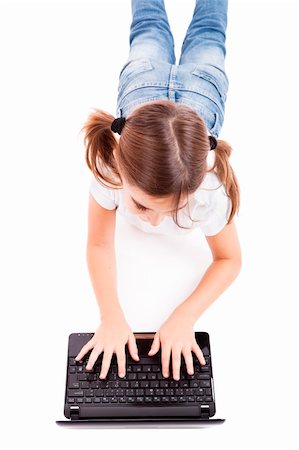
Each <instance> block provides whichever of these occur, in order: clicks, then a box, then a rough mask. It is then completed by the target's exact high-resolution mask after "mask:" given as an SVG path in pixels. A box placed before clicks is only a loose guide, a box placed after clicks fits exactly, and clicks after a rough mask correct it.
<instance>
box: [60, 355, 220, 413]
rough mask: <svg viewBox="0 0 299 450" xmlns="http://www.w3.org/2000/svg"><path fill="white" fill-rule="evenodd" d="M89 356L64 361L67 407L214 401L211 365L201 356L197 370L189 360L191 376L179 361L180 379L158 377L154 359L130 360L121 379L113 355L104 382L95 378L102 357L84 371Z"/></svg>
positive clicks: (159, 370)
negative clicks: (65, 363)
mask: <svg viewBox="0 0 299 450" xmlns="http://www.w3.org/2000/svg"><path fill="white" fill-rule="evenodd" d="M89 354H90V352H89V353H87V355H85V356H84V357H83V359H82V362H80V361H76V360H75V359H74V358H72V357H70V358H69V360H68V378H67V398H66V403H67V404H69V405H80V406H84V405H86V406H96V405H98V404H101V405H102V406H104V405H107V406H110V407H111V406H116V405H117V404H121V405H134V404H144V405H147V406H150V405H157V404H160V405H161V404H163V405H171V404H173V405H175V404H178V403H180V404H181V403H183V404H185V405H186V406H188V405H195V404H196V403H198V402H199V403H201V404H207V405H208V404H210V403H212V402H213V401H214V399H213V393H212V392H213V391H212V379H211V374H212V370H211V361H210V356H209V355H206V354H205V355H204V357H205V360H206V365H205V366H201V364H200V363H199V361H198V360H197V359H196V358H195V357H193V367H194V374H193V375H189V374H188V372H187V370H186V366H185V362H184V360H183V358H182V360H181V369H180V379H179V380H174V379H173V378H172V364H171V362H170V370H169V373H170V376H169V377H167V378H165V377H164V376H163V375H162V367H161V362H160V360H158V358H155V357H150V358H148V357H142V356H141V357H140V360H139V361H136V362H135V361H134V362H133V360H132V359H130V361H127V364H126V375H125V377H119V376H118V367H117V360H116V355H113V357H112V361H111V365H110V368H109V371H108V373H107V375H106V378H105V379H100V378H99V373H100V369H101V362H102V355H100V357H99V358H98V360H97V361H96V363H95V364H94V366H93V368H92V370H86V365H87V361H88V358H89Z"/></svg>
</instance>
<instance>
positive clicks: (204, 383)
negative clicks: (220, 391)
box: [199, 380, 211, 387]
mask: <svg viewBox="0 0 299 450" xmlns="http://www.w3.org/2000/svg"><path fill="white" fill-rule="evenodd" d="M199 385H200V387H211V383H210V380H200V381H199Z"/></svg>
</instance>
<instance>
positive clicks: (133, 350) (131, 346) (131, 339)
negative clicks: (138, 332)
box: [128, 333, 139, 361]
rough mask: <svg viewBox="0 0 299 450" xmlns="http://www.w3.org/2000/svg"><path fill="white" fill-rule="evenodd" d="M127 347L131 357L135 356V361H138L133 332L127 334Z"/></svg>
mask: <svg viewBox="0 0 299 450" xmlns="http://www.w3.org/2000/svg"><path fill="white" fill-rule="evenodd" d="M128 347H129V352H130V354H131V356H132V358H135V359H136V360H137V361H139V356H138V347H137V343H136V339H135V336H134V333H130V334H129V340H128Z"/></svg>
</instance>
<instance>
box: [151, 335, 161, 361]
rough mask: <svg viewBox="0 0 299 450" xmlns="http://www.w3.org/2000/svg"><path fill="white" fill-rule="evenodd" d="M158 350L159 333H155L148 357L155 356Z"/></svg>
mask: <svg viewBox="0 0 299 450" xmlns="http://www.w3.org/2000/svg"><path fill="white" fill-rule="evenodd" d="M159 348H160V337H159V333H158V332H157V333H156V334H155V336H154V340H153V342H152V345H151V349H150V351H149V352H148V355H150V356H152V355H155V354H156V353H157V351H158V350H159Z"/></svg>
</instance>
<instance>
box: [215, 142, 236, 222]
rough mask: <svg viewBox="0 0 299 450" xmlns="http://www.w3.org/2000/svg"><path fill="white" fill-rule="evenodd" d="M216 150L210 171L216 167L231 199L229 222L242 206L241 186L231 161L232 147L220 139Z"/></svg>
mask: <svg viewBox="0 0 299 450" xmlns="http://www.w3.org/2000/svg"><path fill="white" fill-rule="evenodd" d="M214 152H215V159H214V164H213V167H211V169H210V170H209V172H211V171H212V170H215V169H216V173H217V175H218V177H219V179H220V181H221V183H222V184H223V185H224V187H225V190H226V194H227V195H228V196H229V197H230V199H231V203H232V208H231V212H230V216H229V219H228V223H230V222H231V221H232V219H233V217H234V215H235V214H236V213H237V212H238V211H239V207H240V187H239V183H238V180H237V177H236V175H235V173H234V171H233V169H232V167H231V165H230V163H229V157H230V155H231V152H232V147H231V146H230V145H229V144H228V143H227V142H226V141H223V140H221V139H218V140H217V146H216V148H215V149H214Z"/></svg>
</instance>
